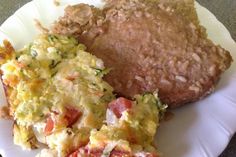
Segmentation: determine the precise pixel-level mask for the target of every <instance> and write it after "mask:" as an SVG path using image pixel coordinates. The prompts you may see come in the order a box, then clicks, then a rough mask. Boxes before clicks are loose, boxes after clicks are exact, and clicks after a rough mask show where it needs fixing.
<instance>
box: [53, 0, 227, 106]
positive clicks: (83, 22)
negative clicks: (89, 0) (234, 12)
mask: <svg viewBox="0 0 236 157" xmlns="http://www.w3.org/2000/svg"><path fill="white" fill-rule="evenodd" d="M52 31H53V32H54V33H59V34H64V35H72V36H75V37H77V39H78V40H79V41H80V42H81V43H83V44H85V45H86V46H87V48H88V50H89V51H90V52H92V53H93V54H94V55H96V56H97V57H99V58H101V59H102V60H103V61H104V62H105V65H106V67H111V68H112V71H111V72H110V73H109V74H108V75H107V76H106V78H105V79H106V81H108V82H109V83H110V84H111V85H112V86H113V87H114V89H115V91H116V92H117V93H118V94H120V95H122V96H126V97H132V96H133V95H135V94H137V93H144V92H153V91H155V90H157V89H158V90H159V96H160V98H161V100H162V101H163V102H164V103H167V104H168V105H169V106H170V107H177V106H179V105H182V104H186V103H189V102H193V101H196V100H198V99H200V98H202V97H204V96H206V95H208V94H210V93H211V92H212V91H213V90H214V87H215V84H216V83H217V81H218V80H219V78H220V75H221V74H222V73H223V72H224V71H225V70H226V69H228V68H229V66H230V64H231V62H232V58H231V56H230V54H229V52H228V51H226V50H224V49H223V48H221V47H220V46H216V45H215V44H214V43H213V42H212V41H210V40H209V39H208V38H207V35H206V31H205V29H204V28H203V27H202V26H200V25H199V22H198V19H197V14H196V11H195V9H194V1H193V0H181V1H180V0H175V1H168V0H167V1H164V0H161V1H157V0H144V1H143V0H120V1H118V0H110V1H107V3H106V5H105V7H104V8H103V9H98V8H95V7H92V6H89V5H86V4H79V5H75V6H69V7H67V8H66V10H65V15H64V17H61V18H60V19H59V20H58V21H57V22H56V23H55V24H54V26H53V28H52Z"/></svg>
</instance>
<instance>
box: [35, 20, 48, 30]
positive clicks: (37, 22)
mask: <svg viewBox="0 0 236 157" xmlns="http://www.w3.org/2000/svg"><path fill="white" fill-rule="evenodd" d="M34 22H35V26H36V28H38V30H39V31H40V32H42V33H49V30H48V29H47V28H45V27H44V26H43V25H42V23H41V22H40V21H39V20H38V19H34Z"/></svg>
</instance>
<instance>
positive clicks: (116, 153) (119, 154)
mask: <svg viewBox="0 0 236 157" xmlns="http://www.w3.org/2000/svg"><path fill="white" fill-rule="evenodd" d="M127 156H132V155H131V153H130V152H127V151H121V150H116V149H114V150H113V151H112V152H111V154H110V157H127Z"/></svg>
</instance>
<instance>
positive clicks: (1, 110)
mask: <svg viewBox="0 0 236 157" xmlns="http://www.w3.org/2000/svg"><path fill="white" fill-rule="evenodd" d="M0 119H11V116H10V114H9V108H8V106H3V107H0Z"/></svg>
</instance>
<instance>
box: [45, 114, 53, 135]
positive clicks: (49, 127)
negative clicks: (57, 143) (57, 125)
mask: <svg viewBox="0 0 236 157" xmlns="http://www.w3.org/2000/svg"><path fill="white" fill-rule="evenodd" d="M53 128H54V121H53V119H52V117H48V119H47V124H46V127H45V128H44V133H45V134H46V135H50V134H51V133H52V130H53Z"/></svg>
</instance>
